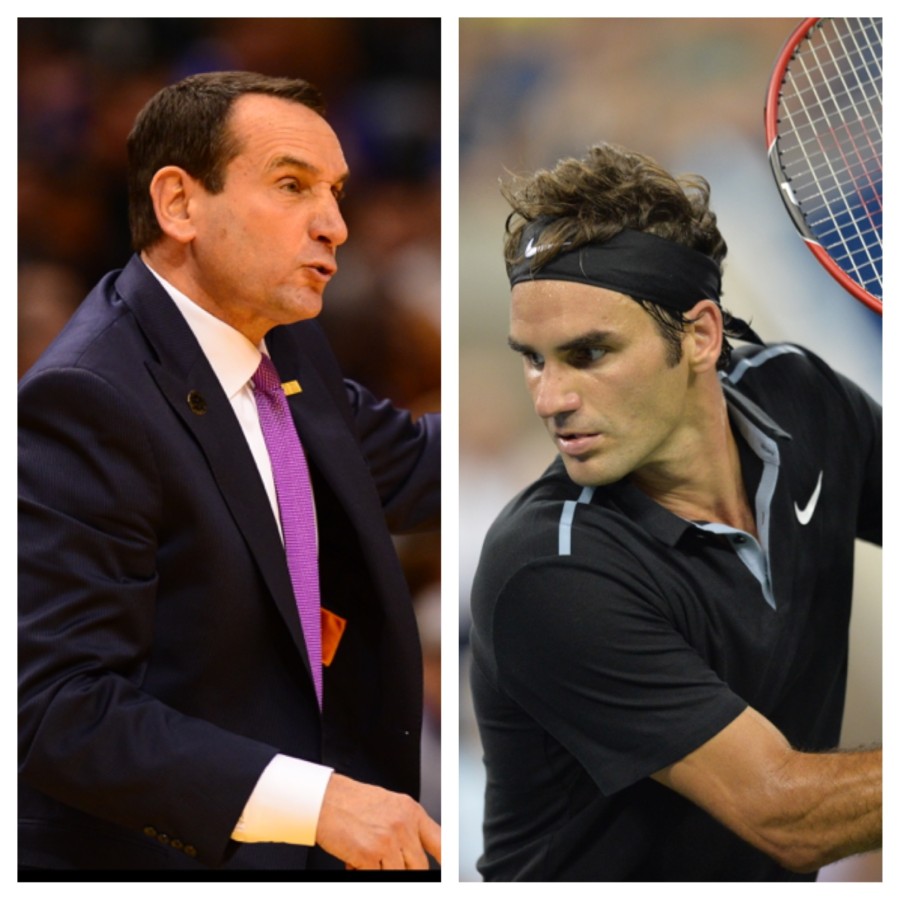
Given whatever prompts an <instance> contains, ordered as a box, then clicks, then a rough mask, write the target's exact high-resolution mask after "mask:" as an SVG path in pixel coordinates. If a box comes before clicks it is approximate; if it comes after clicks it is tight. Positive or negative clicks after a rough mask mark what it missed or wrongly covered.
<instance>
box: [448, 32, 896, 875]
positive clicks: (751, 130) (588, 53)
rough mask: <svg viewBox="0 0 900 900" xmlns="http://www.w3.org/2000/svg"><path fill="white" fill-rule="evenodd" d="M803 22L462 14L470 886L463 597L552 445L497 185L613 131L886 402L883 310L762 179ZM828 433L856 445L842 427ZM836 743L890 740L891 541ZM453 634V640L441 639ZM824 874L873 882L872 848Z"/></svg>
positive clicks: (782, 336)
mask: <svg viewBox="0 0 900 900" xmlns="http://www.w3.org/2000/svg"><path fill="white" fill-rule="evenodd" d="M798 23H799V19H739V18H728V19H580V20H577V19H576V20H573V19H568V20H565V19H563V20H554V19H531V20H529V19H505V20H503V19H463V20H461V22H460V39H459V54H460V94H459V103H460V213H459V241H460V270H459V283H460V298H459V303H460V361H459V372H460V388H459V391H460V394H459V396H460V513H459V515H460V522H459V543H460V547H459V555H460V569H459V586H460V598H459V599H460V616H459V621H460V666H459V671H460V707H459V708H460V722H459V730H460V744H461V747H460V806H459V810H460V812H459V815H460V867H461V877H462V878H463V879H464V880H478V878H479V876H478V873H477V871H476V870H475V860H476V859H477V857H478V855H479V853H480V852H481V834H480V825H481V813H482V791H483V780H484V775H483V769H482V766H481V757H480V747H479V744H478V737H477V733H476V729H475V724H474V719H473V716H472V710H471V701H470V699H469V693H468V673H467V658H468V647H467V635H468V627H469V614H468V591H469V585H470V583H471V579H472V575H473V573H474V569H475V565H476V563H477V557H478V553H479V551H480V547H481V541H482V538H483V535H484V532H485V530H486V528H487V527H488V525H489V524H490V522H491V521H492V520H493V518H494V517H495V516H496V514H497V513H498V512H499V510H500V509H501V507H502V506H503V505H504V504H505V503H506V502H507V501H508V500H509V499H511V497H512V496H513V495H514V494H515V493H516V492H517V491H518V490H520V489H521V488H523V487H524V486H525V485H526V484H528V483H529V482H530V481H532V480H533V479H534V478H536V477H537V476H538V475H540V473H541V472H542V471H543V469H544V468H545V467H546V466H547V465H548V464H549V462H550V460H551V458H552V455H553V448H552V447H551V445H550V441H549V439H548V438H547V436H546V433H545V432H544V431H543V428H542V426H540V424H539V423H538V421H537V419H536V417H535V416H534V413H533V411H532V410H531V407H530V404H529V402H528V399H527V397H526V393H525V390H524V385H523V383H522V374H521V363H520V362H519V361H518V358H517V357H516V356H515V355H514V354H513V353H511V352H510V351H509V350H508V349H507V348H506V335H507V327H508V320H507V314H508V297H509V286H508V283H507V281H506V278H505V272H504V267H503V261H502V235H503V224H504V221H505V218H506V215H507V212H508V209H507V207H506V205H505V202H504V201H503V200H502V198H501V196H500V194H499V191H498V183H499V182H500V181H501V180H504V179H505V178H506V177H508V175H509V174H510V173H528V172H531V171H534V170H536V169H538V168H548V167H552V166H553V165H554V164H555V162H556V161H557V160H558V159H559V158H561V157H569V156H575V157H580V156H582V155H583V154H584V153H585V151H586V150H587V149H588V147H589V146H590V145H591V144H593V143H595V142H598V141H611V142H614V143H618V144H622V145H624V146H626V147H629V148H630V149H633V150H637V151H640V152H642V153H645V154H648V155H650V156H652V157H654V158H655V159H656V160H657V161H658V162H659V163H661V164H662V165H663V166H664V167H666V168H668V169H669V170H670V171H673V172H676V173H681V172H698V173H700V174H702V175H704V176H705V177H706V178H707V179H708V180H709V182H710V183H711V185H712V206H713V209H714V210H716V212H717V213H718V217H719V223H720V228H721V230H722V232H723V234H724V236H725V239H726V241H727V242H728V246H729V253H728V258H727V260H726V263H725V281H724V286H725V295H724V305H725V306H726V307H727V308H729V309H731V310H733V311H734V313H735V314H736V315H739V316H741V317H743V318H745V319H750V320H752V323H753V326H754V328H755V329H756V331H757V332H758V333H759V334H760V335H761V336H762V337H763V339H764V340H766V341H773V342H774V341H781V340H789V341H794V342H797V343H801V344H804V345H805V346H807V347H809V348H810V349H812V350H813V351H815V352H817V353H818V354H820V355H821V356H822V357H823V358H824V359H825V360H826V361H828V362H829V363H830V364H831V365H832V366H833V367H834V368H836V369H838V370H839V371H842V372H844V373H845V374H846V375H848V376H850V377H852V378H853V379H855V380H856V381H857V382H858V383H859V384H860V385H861V386H863V387H864V388H865V389H866V390H868V391H869V392H870V393H871V394H872V395H873V396H874V397H875V398H876V399H879V400H880V399H881V359H882V355H881V350H882V348H881V319H880V318H879V317H878V316H877V315H875V314H874V313H872V312H871V311H869V310H868V309H866V308H865V307H863V306H862V305H861V304H859V303H858V302H856V301H855V300H852V299H851V298H850V296H849V295H848V294H846V293H844V292H843V291H842V290H841V288H839V287H838V286H837V285H836V284H835V283H834V282H833V281H832V280H831V278H830V277H829V276H828V275H827V274H826V273H825V272H824V271H823V270H822V269H821V268H820V267H819V264H818V263H817V262H816V261H815V260H814V258H813V256H812V254H810V253H809V251H808V250H807V249H806V248H805V247H804V246H803V244H802V242H801V241H800V240H799V239H798V238H797V236H796V234H795V232H794V230H793V226H792V225H791V224H790V222H789V220H788V217H787V214H786V212H785V210H784V207H783V206H782V203H781V200H780V198H779V196H778V191H777V189H776V187H775V184H774V180H773V178H772V176H771V174H770V172H769V168H768V164H767V161H766V153H765V149H766V148H765V138H764V131H763V105H764V98H765V92H766V87H767V85H768V81H769V76H770V74H771V70H772V67H773V65H774V63H775V59H776V56H777V54H778V51H779V50H780V48H781V46H782V45H783V44H784V42H785V41H786V39H787V37H788V34H789V33H790V32H791V30H792V29H793V27H794V26H795V25H796V24H798ZM834 439H835V440H852V439H853V436H852V435H846V434H836V435H835V438H834ZM857 569H858V572H857V593H856V599H855V607H854V615H853V625H852V635H851V658H850V665H851V676H850V688H849V696H848V703H847V715H846V718H845V724H844V734H843V743H844V745H845V746H857V745H860V744H864V743H871V742H874V741H878V740H880V739H881V724H882V721H881V697H882V671H881V663H882V657H881V646H882V641H881V551H880V549H876V548H872V547H870V546H868V545H863V544H860V545H859V553H858V565H857ZM445 640H446V638H445ZM820 880H827V881H879V880H881V857H880V854H874V855H871V856H867V857H861V858H857V859H853V860H849V861H846V862H844V863H842V864H838V865H835V866H833V867H830V868H829V869H827V870H825V871H823V873H822V875H821V876H820Z"/></svg>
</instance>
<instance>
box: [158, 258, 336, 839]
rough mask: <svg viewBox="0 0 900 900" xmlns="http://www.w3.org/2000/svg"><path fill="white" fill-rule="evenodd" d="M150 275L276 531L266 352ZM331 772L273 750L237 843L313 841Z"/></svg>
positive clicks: (277, 518) (236, 833)
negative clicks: (257, 482)
mask: <svg viewBox="0 0 900 900" xmlns="http://www.w3.org/2000/svg"><path fill="white" fill-rule="evenodd" d="M145 262H146V260H145ZM148 268H150V267H149V266H148ZM150 271H151V272H153V269H150ZM153 274H154V275H155V276H156V278H157V280H158V281H159V282H160V284H161V285H162V286H163V287H164V288H165V290H166V292H167V293H168V295H169V296H170V297H171V298H172V300H173V302H174V303H175V305H176V306H177V307H178V309H179V311H180V312H181V314H182V315H183V316H184V318H185V321H186V322H187V324H188V326H189V327H190V329H191V331H192V332H193V333H194V337H196V338H197V342H198V343H199V344H200V347H201V349H202V350H203V353H204V355H205V356H206V359H207V361H208V362H209V364H210V366H211V367H212V370H213V372H215V374H216V377H217V378H218V379H219V382H220V384H221V385H222V389H223V390H224V391H225V396H226V397H228V400H229V401H230V403H231V406H232V409H234V414H235V415H236V416H237V419H238V422H239V423H240V426H241V429H242V430H243V432H244V437H246V439H247V443H248V444H249V446H250V452H251V453H252V454H253V458H254V460H255V461H256V466H257V468H258V469H259V474H260V476H261V477H262V480H263V484H264V485H265V488H266V493H267V494H268V495H269V502H270V503H271V505H272V513H273V515H274V516H275V521H276V523H277V524H278V529H279V532H280V531H281V517H280V514H279V512H278V497H277V495H276V493H275V479H274V477H273V475H272V465H271V463H270V462H269V453H268V451H267V449H266V442H265V439H264V438H263V433H262V426H261V425H260V424H259V414H258V412H257V409H256V400H255V399H254V396H253V385H252V384H251V381H250V379H251V378H252V376H253V374H254V373H255V372H256V369H257V367H258V366H259V361H260V359H261V353H262V352H266V353H268V351H266V348H265V342H264V341H263V342H262V343H261V345H260V346H259V347H254V346H253V344H252V343H251V342H250V341H249V340H248V339H247V338H246V337H244V335H243V334H241V333H240V332H239V331H237V330H236V329H234V328H232V327H231V326H230V325H227V324H226V323H225V322H223V321H222V320H221V319H217V318H216V317H215V316H213V315H211V314H210V313H208V312H206V310H204V309H202V308H201V307H199V306H198V305H197V304H196V303H194V302H193V301H192V300H191V299H190V298H189V297H187V296H185V295H184V294H183V293H182V292H181V291H179V290H178V289H177V288H176V287H174V286H173V285H171V284H169V282H167V281H166V280H165V279H164V278H163V277H162V276H161V275H159V274H158V273H157V272H153ZM282 540H284V536H283V535H282ZM332 772H333V769H331V768H329V767H328V766H322V765H318V764H317V763H312V762H308V761H307V760H302V759H295V758H294V757H289V756H282V755H281V754H279V755H278V756H276V757H275V758H274V759H273V760H272V761H271V762H270V763H269V765H268V766H267V767H266V769H265V770H264V771H263V773H262V775H261V776H260V778H259V781H258V782H257V783H256V787H255V788H254V790H253V793H252V794H251V795H250V799H249V800H248V801H247V804H246V806H245V807H244V811H243V813H242V815H241V817H240V819H239V820H238V823H237V825H236V826H235V829H234V832H233V833H232V835H231V836H232V838H233V839H234V840H236V841H241V842H243V843H260V842H276V843H287V844H303V845H306V846H312V845H313V844H314V843H315V842H316V826H317V825H318V820H319V812H320V811H321V808H322V799H323V797H324V795H325V788H326V787H327V785H328V779H329V778H330V777H331V773H332Z"/></svg>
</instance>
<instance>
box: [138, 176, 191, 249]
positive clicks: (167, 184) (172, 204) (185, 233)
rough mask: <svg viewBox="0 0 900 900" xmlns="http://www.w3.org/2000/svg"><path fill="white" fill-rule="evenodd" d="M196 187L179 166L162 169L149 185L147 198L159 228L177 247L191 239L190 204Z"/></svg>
mask: <svg viewBox="0 0 900 900" xmlns="http://www.w3.org/2000/svg"><path fill="white" fill-rule="evenodd" d="M198 188H199V184H198V182H197V181H196V180H195V179H194V178H192V177H191V176H190V175H189V174H188V173H187V172H186V171H185V170H184V169H182V168H181V167H180V166H163V168H161V169H160V170H159V171H158V172H157V173H156V174H155V175H154V176H153V180H152V181H151V182H150V199H151V200H152V201H153V210H154V212H155V213H156V220H157V222H159V227H160V228H161V229H162V231H163V234H165V235H167V236H168V237H170V238H172V239H173V240H175V241H178V243H179V244H187V243H190V241H192V240H193V238H194V236H195V233H196V228H195V222H194V221H193V218H192V212H193V209H192V202H191V201H192V199H193V198H194V196H195V194H196V192H197V190H198Z"/></svg>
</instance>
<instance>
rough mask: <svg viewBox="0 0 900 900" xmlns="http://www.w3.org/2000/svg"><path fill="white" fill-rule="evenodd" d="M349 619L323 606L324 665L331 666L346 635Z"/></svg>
mask: <svg viewBox="0 0 900 900" xmlns="http://www.w3.org/2000/svg"><path fill="white" fill-rule="evenodd" d="M346 627H347V620H346V619H342V618H341V617H340V616H339V615H337V614H336V613H333V612H329V610H327V609H325V607H324V606H323V607H322V665H323V666H330V665H331V661H332V660H333V659H334V654H335V653H337V648H338V644H340V642H341V638H342V637H343V636H344V629H345V628H346Z"/></svg>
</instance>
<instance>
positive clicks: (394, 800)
mask: <svg viewBox="0 0 900 900" xmlns="http://www.w3.org/2000/svg"><path fill="white" fill-rule="evenodd" d="M316 843H317V844H318V845H319V846H320V847H321V848H322V849H323V850H325V851H327V852H328V853H330V854H331V855H332V856H336V857H337V858H338V859H340V860H343V862H344V863H345V864H346V865H347V867H348V868H351V869H427V868H428V857H427V856H426V853H430V854H431V855H432V856H433V857H434V858H435V859H436V860H437V861H438V862H440V861H441V828H440V826H439V825H438V824H437V823H436V822H435V821H433V820H432V819H431V818H430V817H429V816H428V814H427V813H426V812H425V810H424V809H422V807H421V806H420V805H419V804H418V803H416V801H415V800H413V799H412V797H408V796H407V795H406V794H396V793H394V792H393V791H386V790H384V789H383V788H380V787H375V786H374V785H371V784H364V783H363V782H361V781H354V780H353V779H351V778H347V777H345V776H344V775H338V774H337V773H336V772H335V773H334V774H333V775H332V776H331V778H330V779H329V781H328V787H327V788H326V789H325V797H324V799H323V801H322V809H321V812H320V813H319V824H318V828H317V829H316Z"/></svg>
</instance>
